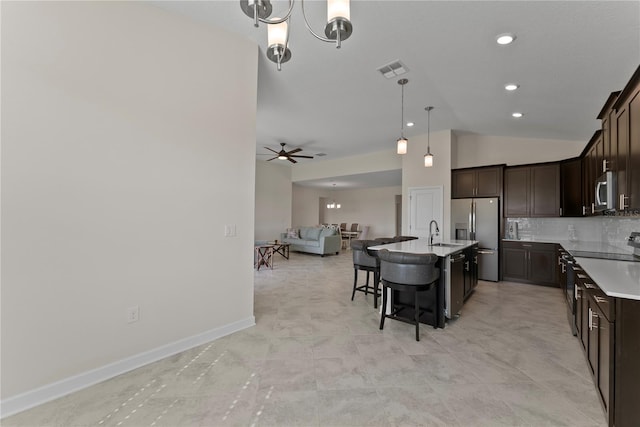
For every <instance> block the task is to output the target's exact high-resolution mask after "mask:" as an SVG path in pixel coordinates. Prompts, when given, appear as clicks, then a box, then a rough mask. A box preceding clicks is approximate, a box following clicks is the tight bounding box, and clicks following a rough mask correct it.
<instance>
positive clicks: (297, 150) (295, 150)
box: [287, 148, 302, 154]
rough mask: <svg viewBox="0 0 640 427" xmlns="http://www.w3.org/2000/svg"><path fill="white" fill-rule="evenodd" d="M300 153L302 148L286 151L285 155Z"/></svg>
mask: <svg viewBox="0 0 640 427" xmlns="http://www.w3.org/2000/svg"><path fill="white" fill-rule="evenodd" d="M300 151H302V148H294V149H293V150H291V151H287V154H293V153H298V152H300Z"/></svg>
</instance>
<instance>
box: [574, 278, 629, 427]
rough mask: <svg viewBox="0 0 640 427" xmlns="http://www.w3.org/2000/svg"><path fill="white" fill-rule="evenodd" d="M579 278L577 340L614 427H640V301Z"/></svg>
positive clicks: (577, 291)
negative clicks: (615, 295) (613, 293)
mask: <svg viewBox="0 0 640 427" xmlns="http://www.w3.org/2000/svg"><path fill="white" fill-rule="evenodd" d="M582 276H583V277H581V278H578V277H576V291H575V296H576V318H575V321H576V328H577V331H578V334H577V338H578V339H579V340H580V343H581V345H582V347H583V349H584V352H585V358H586V360H587V363H588V366H589V369H590V371H591V375H592V378H593V383H594V385H595V387H596V389H597V391H598V395H599V397H600V402H601V403H602V408H603V410H604V412H605V415H606V418H607V423H608V425H609V426H610V427H613V426H615V427H636V426H640V409H639V408H640V301H637V300H630V299H625V298H613V297H609V296H607V295H606V294H605V293H604V292H603V291H602V290H601V289H600V288H599V287H598V286H597V284H595V283H593V281H592V280H591V279H590V278H589V277H588V276H585V275H582Z"/></svg>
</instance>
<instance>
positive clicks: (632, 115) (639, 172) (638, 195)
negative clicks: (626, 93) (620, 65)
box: [627, 89, 640, 209]
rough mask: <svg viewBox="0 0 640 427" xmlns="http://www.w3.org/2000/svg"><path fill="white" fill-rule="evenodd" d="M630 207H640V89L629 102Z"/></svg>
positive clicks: (628, 201)
mask: <svg viewBox="0 0 640 427" xmlns="http://www.w3.org/2000/svg"><path fill="white" fill-rule="evenodd" d="M627 175H628V178H627V191H628V192H629V199H628V200H627V204H628V205H629V209H640V89H638V91H637V92H636V93H635V94H634V95H633V97H632V98H631V101H630V102H629V160H628V167H627Z"/></svg>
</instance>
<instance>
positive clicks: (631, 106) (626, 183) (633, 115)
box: [613, 67, 640, 210]
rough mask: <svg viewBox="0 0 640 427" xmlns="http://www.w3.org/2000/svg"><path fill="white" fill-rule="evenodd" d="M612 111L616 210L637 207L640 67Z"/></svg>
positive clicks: (639, 198)
mask: <svg viewBox="0 0 640 427" xmlns="http://www.w3.org/2000/svg"><path fill="white" fill-rule="evenodd" d="M613 109H614V110H615V117H616V120H615V134H616V135H615V136H616V139H617V141H616V142H617V169H616V176H617V190H618V191H617V193H618V194H617V196H618V200H616V202H617V203H616V207H617V209H618V210H627V209H634V210H636V209H640V67H638V69H637V70H636V72H635V73H634V75H633V77H631V80H630V81H629V83H628V84H627V86H625V88H624V89H623V90H622V92H620V95H619V96H618V99H617V101H616V103H615V104H614V105H613Z"/></svg>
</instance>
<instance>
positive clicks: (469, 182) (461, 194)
mask: <svg viewBox="0 0 640 427" xmlns="http://www.w3.org/2000/svg"><path fill="white" fill-rule="evenodd" d="M503 169H504V166H503V165H499V166H487V167H480V168H467V169H455V170H452V171H451V198H453V199H464V198H468V197H501V196H502V174H503Z"/></svg>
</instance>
